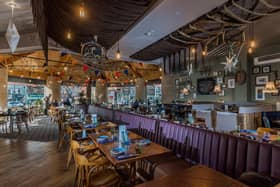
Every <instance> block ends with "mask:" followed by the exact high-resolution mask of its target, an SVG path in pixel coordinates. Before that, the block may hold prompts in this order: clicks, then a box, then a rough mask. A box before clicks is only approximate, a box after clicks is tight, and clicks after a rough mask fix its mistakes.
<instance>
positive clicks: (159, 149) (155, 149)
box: [88, 132, 170, 182]
mask: <svg viewBox="0 0 280 187" xmlns="http://www.w3.org/2000/svg"><path fill="white" fill-rule="evenodd" d="M100 135H102V134H98V135H96V134H89V135H88V136H89V137H90V138H91V139H92V140H93V142H94V143H95V144H96V146H97V147H98V148H99V149H100V151H101V152H102V153H103V154H104V155H105V156H106V158H107V159H108V160H109V161H110V162H111V163H112V164H113V165H114V166H119V165H124V164H128V165H129V170H130V172H129V174H130V179H131V182H134V181H135V179H136V162H137V161H139V160H142V159H146V158H149V157H153V156H157V155H161V154H164V153H168V152H170V150H169V149H167V148H165V147H163V146H161V145H158V144H156V143H153V142H151V143H150V144H149V145H146V146H143V147H142V151H141V154H139V155H137V156H135V157H132V158H127V159H123V160H118V159H117V158H116V157H115V156H113V155H112V154H111V150H112V149H113V148H114V147H116V146H118V143H117V142H109V143H104V144H103V143H99V142H98V141H97V138H98V136H100ZM128 137H129V139H130V140H131V142H133V141H135V140H140V139H144V138H143V137H142V136H139V135H137V134H135V133H133V132H128ZM135 147H136V143H131V144H130V146H129V150H128V153H130V154H134V153H136V150H135Z"/></svg>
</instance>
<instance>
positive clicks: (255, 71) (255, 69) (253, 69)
mask: <svg viewBox="0 0 280 187" xmlns="http://www.w3.org/2000/svg"><path fill="white" fill-rule="evenodd" d="M260 72H261V67H260V66H254V67H253V68H252V73H253V74H259V73H260Z"/></svg>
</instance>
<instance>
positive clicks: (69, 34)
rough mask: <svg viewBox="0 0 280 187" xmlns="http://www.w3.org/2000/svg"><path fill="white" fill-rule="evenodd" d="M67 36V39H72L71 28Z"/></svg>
mask: <svg viewBox="0 0 280 187" xmlns="http://www.w3.org/2000/svg"><path fill="white" fill-rule="evenodd" d="M66 38H67V40H71V39H72V33H71V30H69V31H68V32H67V33H66Z"/></svg>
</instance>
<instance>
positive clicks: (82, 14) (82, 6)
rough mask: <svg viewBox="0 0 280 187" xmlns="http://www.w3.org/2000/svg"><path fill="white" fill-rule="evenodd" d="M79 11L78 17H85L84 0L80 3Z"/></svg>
mask: <svg viewBox="0 0 280 187" xmlns="http://www.w3.org/2000/svg"><path fill="white" fill-rule="evenodd" d="M79 12H80V17H81V18H84V17H86V11H85V3H84V2H82V3H81V5H80V9H79Z"/></svg>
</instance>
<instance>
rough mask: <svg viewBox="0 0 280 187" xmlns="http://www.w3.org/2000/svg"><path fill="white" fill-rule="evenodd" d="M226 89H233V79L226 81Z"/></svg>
mask: <svg viewBox="0 0 280 187" xmlns="http://www.w3.org/2000/svg"><path fill="white" fill-rule="evenodd" d="M227 82H228V86H227V87H228V88H235V79H228V81H227Z"/></svg>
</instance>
